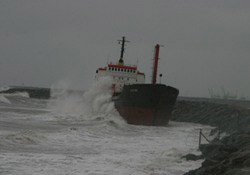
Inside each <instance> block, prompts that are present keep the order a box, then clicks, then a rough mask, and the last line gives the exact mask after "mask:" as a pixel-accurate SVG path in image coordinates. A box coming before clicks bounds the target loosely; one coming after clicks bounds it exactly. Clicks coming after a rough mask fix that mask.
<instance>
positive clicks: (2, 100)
mask: <svg viewBox="0 0 250 175" xmlns="http://www.w3.org/2000/svg"><path fill="white" fill-rule="evenodd" d="M0 102H2V103H7V104H11V102H10V101H9V100H8V99H7V98H6V97H5V96H4V94H1V95H0Z"/></svg>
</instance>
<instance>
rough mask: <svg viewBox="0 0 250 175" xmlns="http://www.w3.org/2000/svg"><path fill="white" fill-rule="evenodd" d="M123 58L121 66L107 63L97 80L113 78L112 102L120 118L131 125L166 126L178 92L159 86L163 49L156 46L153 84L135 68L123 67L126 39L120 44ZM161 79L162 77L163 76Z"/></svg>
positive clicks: (97, 73) (97, 71)
mask: <svg viewBox="0 0 250 175" xmlns="http://www.w3.org/2000/svg"><path fill="white" fill-rule="evenodd" d="M118 41H119V44H121V55H120V59H119V61H118V63H115V64H113V63H108V64H107V65H106V66H105V67H101V68H98V69H97V70H96V75H95V79H96V80H98V79H100V78H101V77H106V76H109V77H111V78H112V93H113V97H112V100H113V101H114V104H115V108H116V109H117V111H118V112H119V114H120V115H121V116H122V117H123V118H124V119H125V120H126V121H127V123H128V124H133V125H146V126H166V125H167V124H168V122H169V120H170V117H171V113H172V111H173V108H174V105H175V102H176V99H177V96H178V94H179V90H178V89H176V88H174V87H171V86H167V85H165V84H160V83H157V69H158V60H159V50H160V45H159V44H157V45H156V46H155V53H154V61H153V64H154V65H153V71H152V82H151V83H150V84H146V83H145V74H144V73H142V72H140V71H139V70H138V68H137V66H135V65H127V64H125V63H124V59H123V56H124V51H125V43H126V42H128V41H126V39H125V37H122V40H118ZM160 76H161V75H160Z"/></svg>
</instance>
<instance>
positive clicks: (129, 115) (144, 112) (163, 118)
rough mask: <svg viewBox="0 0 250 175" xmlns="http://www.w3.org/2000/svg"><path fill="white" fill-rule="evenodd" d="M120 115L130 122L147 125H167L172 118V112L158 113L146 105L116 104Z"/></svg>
mask: <svg viewBox="0 0 250 175" xmlns="http://www.w3.org/2000/svg"><path fill="white" fill-rule="evenodd" d="M116 109H117V110H118V112H119V113H120V115H121V116H122V117H123V118H124V119H125V120H126V121H127V123H128V124H133V125H146V126H166V125H167V124H168V122H169V119H170V116H171V115H170V114H169V113H165V115H157V114H156V113H155V112H154V111H153V110H152V109H150V108H144V107H134V106H133V107H132V106H131V107H129V106H120V107H118V106H116Z"/></svg>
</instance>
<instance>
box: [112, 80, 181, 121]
mask: <svg viewBox="0 0 250 175" xmlns="http://www.w3.org/2000/svg"><path fill="white" fill-rule="evenodd" d="M178 94H179V91H178V89H176V88H173V87H170V86H166V85H162V84H134V85H125V86H124V87H123V91H122V92H121V94H120V95H119V96H116V97H114V98H113V100H114V103H115V107H116V109H117V111H118V112H119V113H120V115H121V116H122V117H123V118H124V119H125V120H126V121H127V123H128V124H133V125H146V126H166V125H167V124H168V122H169V120H170V117H171V113H172V111H173V108H174V105H175V101H176V98H177V96H178Z"/></svg>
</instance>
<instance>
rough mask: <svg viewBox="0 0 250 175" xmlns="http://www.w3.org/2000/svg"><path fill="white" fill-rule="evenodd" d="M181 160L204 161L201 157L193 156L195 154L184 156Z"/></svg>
mask: <svg viewBox="0 0 250 175" xmlns="http://www.w3.org/2000/svg"><path fill="white" fill-rule="evenodd" d="M182 158H185V159H186V160H193V161H196V160H200V159H204V156H203V155H195V154H187V155H185V156H183V157H182Z"/></svg>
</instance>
